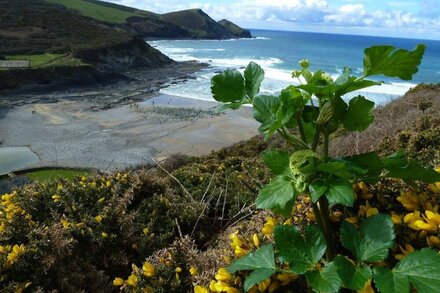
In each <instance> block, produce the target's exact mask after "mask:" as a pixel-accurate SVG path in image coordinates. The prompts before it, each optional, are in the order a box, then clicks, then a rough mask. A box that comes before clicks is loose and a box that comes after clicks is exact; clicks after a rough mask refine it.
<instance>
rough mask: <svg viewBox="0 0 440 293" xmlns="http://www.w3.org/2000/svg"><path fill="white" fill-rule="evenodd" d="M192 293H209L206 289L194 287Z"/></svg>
mask: <svg viewBox="0 0 440 293" xmlns="http://www.w3.org/2000/svg"><path fill="white" fill-rule="evenodd" d="M194 293H209V291H208V289H207V288H205V287H203V286H195V287H194Z"/></svg>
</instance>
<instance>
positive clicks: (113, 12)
mask: <svg viewBox="0 0 440 293" xmlns="http://www.w3.org/2000/svg"><path fill="white" fill-rule="evenodd" d="M46 1H47V2H51V3H56V4H61V5H63V6H64V7H66V8H69V9H74V10H77V11H79V12H80V13H81V14H82V15H84V16H87V17H91V18H94V19H97V20H102V21H106V22H113V23H123V22H124V21H125V19H127V18H128V17H130V16H142V14H137V13H134V12H130V11H124V10H121V9H117V8H113V7H108V6H105V5H99V4H95V3H91V2H87V1H83V0H46Z"/></svg>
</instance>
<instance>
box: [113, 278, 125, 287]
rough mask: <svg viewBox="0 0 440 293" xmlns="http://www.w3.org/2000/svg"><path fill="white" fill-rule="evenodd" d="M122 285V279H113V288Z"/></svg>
mask: <svg viewBox="0 0 440 293" xmlns="http://www.w3.org/2000/svg"><path fill="white" fill-rule="evenodd" d="M122 285H124V280H123V279H122V278H115V279H114V280H113V286H122Z"/></svg>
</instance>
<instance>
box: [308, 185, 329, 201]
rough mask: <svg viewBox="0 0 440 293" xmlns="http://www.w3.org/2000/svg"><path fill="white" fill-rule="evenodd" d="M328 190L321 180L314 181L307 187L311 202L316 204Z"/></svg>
mask: <svg viewBox="0 0 440 293" xmlns="http://www.w3.org/2000/svg"><path fill="white" fill-rule="evenodd" d="M327 189H328V186H327V183H326V182H325V181H323V180H315V181H313V182H312V183H311V184H310V185H309V192H310V196H311V197H312V201H313V202H317V201H318V200H319V198H320V197H321V196H323V195H324V194H325V193H326V191H327Z"/></svg>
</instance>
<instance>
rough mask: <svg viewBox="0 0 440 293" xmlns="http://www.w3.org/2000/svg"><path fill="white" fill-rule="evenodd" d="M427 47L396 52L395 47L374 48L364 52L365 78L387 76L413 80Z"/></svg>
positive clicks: (419, 46)
mask: <svg viewBox="0 0 440 293" xmlns="http://www.w3.org/2000/svg"><path fill="white" fill-rule="evenodd" d="M425 48H426V46H425V45H422V44H419V45H417V47H416V48H415V49H414V50H413V51H408V50H404V49H399V50H395V49H396V48H394V47H393V46H373V47H370V48H367V49H365V50H364V76H370V75H385V76H389V77H399V78H400V79H403V80H411V78H412V76H413V75H414V74H415V73H417V71H418V66H419V65H420V63H421V61H422V58H423V54H424V53H425Z"/></svg>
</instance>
